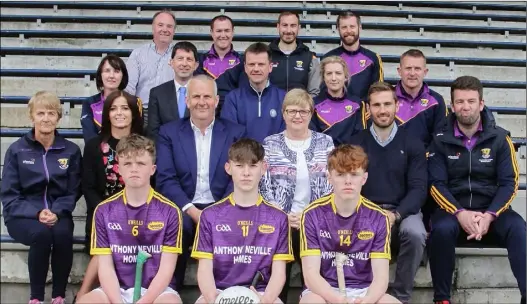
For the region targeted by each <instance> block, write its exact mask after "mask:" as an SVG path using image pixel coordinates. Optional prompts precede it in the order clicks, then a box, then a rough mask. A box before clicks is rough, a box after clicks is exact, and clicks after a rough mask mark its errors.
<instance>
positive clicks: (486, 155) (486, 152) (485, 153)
mask: <svg viewBox="0 0 527 304" xmlns="http://www.w3.org/2000/svg"><path fill="white" fill-rule="evenodd" d="M481 157H483V158H484V159H487V158H489V157H490V149H489V148H484V149H481Z"/></svg>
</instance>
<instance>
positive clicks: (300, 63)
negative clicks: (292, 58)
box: [296, 60, 304, 68]
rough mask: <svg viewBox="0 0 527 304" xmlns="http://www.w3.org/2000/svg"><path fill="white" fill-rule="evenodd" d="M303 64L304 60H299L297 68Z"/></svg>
mask: <svg viewBox="0 0 527 304" xmlns="http://www.w3.org/2000/svg"><path fill="white" fill-rule="evenodd" d="M303 64H304V62H303V61H301V60H298V61H297V62H296V67H297V68H301V67H302V65H303Z"/></svg>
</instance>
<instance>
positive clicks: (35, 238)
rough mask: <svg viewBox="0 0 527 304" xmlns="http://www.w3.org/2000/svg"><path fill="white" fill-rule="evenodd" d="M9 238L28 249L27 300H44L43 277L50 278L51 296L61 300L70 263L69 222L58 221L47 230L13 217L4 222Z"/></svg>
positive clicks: (71, 243)
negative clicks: (49, 272) (29, 289)
mask: <svg viewBox="0 0 527 304" xmlns="http://www.w3.org/2000/svg"><path fill="white" fill-rule="evenodd" d="M6 226H7V231H8V233H9V235H10V236H11V237H12V238H13V239H14V240H15V241H17V242H19V243H22V244H24V245H26V246H29V255H28V263H27V264H28V269H29V283H30V285H31V299H37V300H39V301H44V292H45V287H46V276H47V274H48V270H49V256H50V255H51V271H52V279H53V288H52V295H51V296H52V297H53V298H56V297H59V296H60V297H65V296H66V285H67V284H68V276H69V274H70V271H71V265H72V262H73V220H72V218H71V217H62V218H60V219H59V220H58V221H57V223H55V225H54V226H52V227H48V226H46V225H44V224H42V223H41V222H39V221H38V219H27V218H15V219H12V220H10V221H9V222H7V223H6Z"/></svg>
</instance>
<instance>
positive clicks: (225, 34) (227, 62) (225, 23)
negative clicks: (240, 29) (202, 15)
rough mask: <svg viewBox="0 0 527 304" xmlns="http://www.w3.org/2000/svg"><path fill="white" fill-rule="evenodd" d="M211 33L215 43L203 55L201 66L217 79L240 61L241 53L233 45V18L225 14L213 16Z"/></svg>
mask: <svg viewBox="0 0 527 304" xmlns="http://www.w3.org/2000/svg"><path fill="white" fill-rule="evenodd" d="M210 35H211V36H212V41H213V44H212V47H211V48H210V51H208V52H207V53H205V54H203V55H202V56H201V58H200V67H201V68H202V69H203V71H204V72H205V73H207V74H209V75H210V76H212V77H213V78H214V79H216V78H218V77H219V76H220V75H221V74H223V72H225V70H227V69H232V68H234V67H235V66H236V65H238V64H239V63H240V55H239V54H238V52H236V51H235V50H234V47H233V45H232V37H233V36H234V23H233V22H232V19H231V18H230V17H229V16H225V15H219V16H216V17H214V18H212V20H211V22H210Z"/></svg>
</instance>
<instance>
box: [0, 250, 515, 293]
mask: <svg viewBox="0 0 527 304" xmlns="http://www.w3.org/2000/svg"><path fill="white" fill-rule="evenodd" d="M76 248H77V250H76V252H75V254H74V260H73V262H74V263H73V268H72V271H71V274H70V278H69V282H70V285H69V286H68V292H67V298H70V299H71V298H72V297H73V294H74V293H75V292H76V291H77V290H78V288H79V284H80V282H81V281H82V278H83V275H84V272H85V268H86V265H87V263H88V260H89V258H88V256H87V255H86V254H84V253H81V252H79V247H78V246H76ZM1 260H2V265H5V266H4V267H2V269H1V277H0V280H1V282H2V284H1V299H0V301H1V302H2V303H15V302H20V303H21V302H24V301H27V297H28V292H29V284H28V283H29V278H28V274H27V247H25V246H22V245H17V244H2V251H1ZM395 267H396V264H392V265H391V266H390V282H393V279H394V271H395ZM196 271H197V264H196V262H195V261H194V260H191V261H190V263H189V265H188V267H187V272H186V276H185V288H184V290H183V291H182V297H183V300H184V303H194V301H195V299H196V298H197V296H198V294H199V291H198V288H197V281H196ZM453 279H454V280H453V287H454V288H453V290H454V292H453V301H455V303H518V302H519V300H520V296H519V291H518V289H517V283H516V280H515V279H514V276H513V275H512V272H511V270H510V266H509V262H508V259H507V257H506V251H505V250H504V249H497V248H492V249H490V248H488V249H477V248H472V249H469V248H458V249H457V250H456V269H455V272H454V276H453ZM50 281H51V276H50V275H49V274H48V282H50ZM291 286H292V289H291V292H290V294H289V300H290V301H291V302H294V303H297V300H296V299H298V294H299V293H300V290H301V289H300V287H301V283H300V273H299V268H298V265H297V264H295V265H293V270H292V279H291ZM431 286H432V282H431V277H430V270H429V267H428V266H427V267H426V268H425V267H420V268H419V270H418V273H417V276H416V278H415V288H414V295H413V297H412V301H411V302H412V303H429V302H430V301H431V300H432V290H431ZM48 296H49V292H48Z"/></svg>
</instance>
